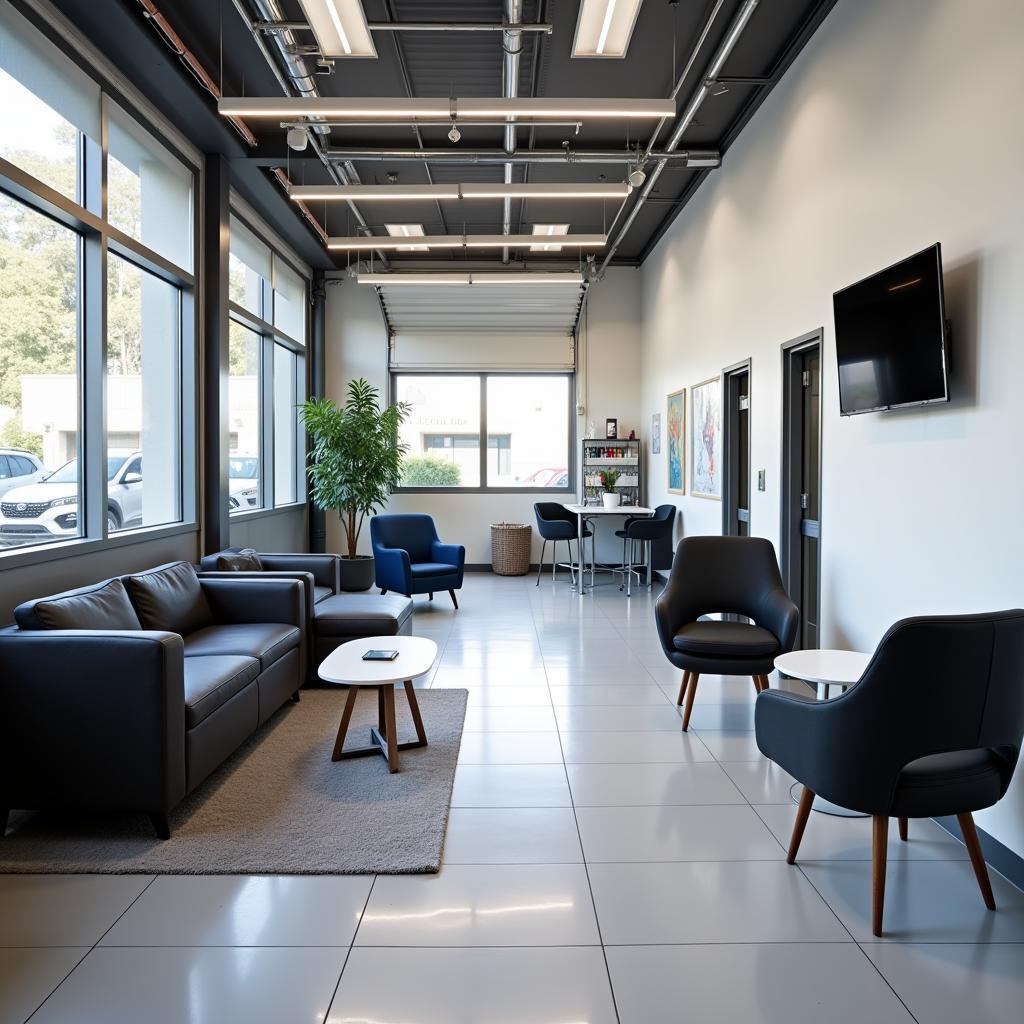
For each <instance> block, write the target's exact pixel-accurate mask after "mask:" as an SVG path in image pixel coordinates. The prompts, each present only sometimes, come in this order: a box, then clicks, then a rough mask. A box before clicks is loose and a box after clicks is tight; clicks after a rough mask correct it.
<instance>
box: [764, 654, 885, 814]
mask: <svg viewBox="0 0 1024 1024" xmlns="http://www.w3.org/2000/svg"><path fill="white" fill-rule="evenodd" d="M870 660H871V655H870V654H865V653H864V652H863V651H836V650H828V649H825V650H820V651H818V650H811V651H790V652H789V654H780V655H779V656H778V657H777V658H776V659H775V667H776V668H777V669H778V670H779V672H780V673H782V674H783V675H787V676H792V677H793V678H794V679H803V680H804V681H805V682H808V683H814V685H815V687H816V689H817V695H818V700H828V697H829V688H830V687H832V686H838V687H841V688H842V690H843V691H844V692H845V690H846V688H847V687H848V686H852V685H853V684H854V683H855V682H857V680H858V679H860V677H861V676H862V675H863V674H864V669H866V668H867V667H868V662H869V661H870ZM799 788H802V787H801V785H800V783H799V782H794V783H793V785H792V786H791V787H790V790H789V795H790V797H792V799H793V802H794V803H799V802H800V798H799V796H798V795H797V794H796V792H795V791H796V790H797V789H799ZM812 809H813V810H815V811H820V812H821V813H822V814H834V815H836V816H838V817H841V818H864V817H867V815H865V814H862V813H861V812H860V811H851V810H848V809H847V808H845V807H840V806H839V805H838V804H834V803H832V802H831V801H830V800H823V799H822V798H821V797H820V796H815V798H814V804H813V805H812Z"/></svg>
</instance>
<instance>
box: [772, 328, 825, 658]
mask: <svg viewBox="0 0 1024 1024" xmlns="http://www.w3.org/2000/svg"><path fill="white" fill-rule="evenodd" d="M781 556H782V557H781V563H782V579H783V582H784V583H785V585H786V590H787V591H788V592H789V596H790V598H792V600H793V601H794V602H795V603H796V606H797V607H798V608H799V609H800V632H799V634H798V639H797V643H798V646H799V647H801V648H803V649H813V648H817V647H818V646H819V638H820V629H819V623H820V619H821V330H820V329H819V330H817V331H812V332H811V333H810V334H805V335H803V336H802V337H800V338H794V339H793V340H792V341H789V342H787V343H786V344H785V345H783V346H782V551H781Z"/></svg>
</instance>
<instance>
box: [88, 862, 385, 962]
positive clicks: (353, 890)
mask: <svg viewBox="0 0 1024 1024" xmlns="http://www.w3.org/2000/svg"><path fill="white" fill-rule="evenodd" d="M372 882H373V878H372V876H370V875H341V876H326V875H241V876H240V875H161V876H160V877H159V878H157V880H156V881H155V882H154V883H153V884H152V885H151V886H150V887H149V888H148V889H147V890H146V891H145V892H144V893H143V894H142V896H140V897H139V899H138V900H136V901H135V903H134V904H132V907H131V909H130V910H128V912H127V913H125V914H124V916H123V917H121V918H120V920H119V921H118V922H117V924H116V925H114V927H113V928H111V929H110V931H109V932H108V933H107V934H106V935H105V936H104V937H103V942H102V945H104V946H348V945H351V942H352V936H353V935H355V931H356V925H357V924H358V923H359V915H360V914H361V913H362V912H363V907H364V906H365V905H366V898H367V896H369V894H370V885H371V883H372Z"/></svg>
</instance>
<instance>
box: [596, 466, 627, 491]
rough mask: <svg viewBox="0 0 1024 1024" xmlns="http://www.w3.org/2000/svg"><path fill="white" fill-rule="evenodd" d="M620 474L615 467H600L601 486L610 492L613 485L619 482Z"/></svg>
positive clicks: (613, 487)
mask: <svg viewBox="0 0 1024 1024" xmlns="http://www.w3.org/2000/svg"><path fill="white" fill-rule="evenodd" d="M621 475H622V474H621V473H619V471H618V470H617V469H602V470H601V486H602V487H603V488H604V489H605V490H606V491H608V492H609V493H611V492H612V491H614V490H615V485H616V484H617V483H618V482H619V477H620V476H621Z"/></svg>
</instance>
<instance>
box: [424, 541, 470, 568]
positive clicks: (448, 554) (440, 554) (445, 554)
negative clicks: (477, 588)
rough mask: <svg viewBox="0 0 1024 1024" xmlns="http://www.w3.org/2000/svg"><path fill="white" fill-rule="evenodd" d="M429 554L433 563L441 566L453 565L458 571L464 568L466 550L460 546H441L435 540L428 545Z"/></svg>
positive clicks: (440, 543) (441, 544)
mask: <svg viewBox="0 0 1024 1024" xmlns="http://www.w3.org/2000/svg"><path fill="white" fill-rule="evenodd" d="M430 553H431V555H432V556H433V559H434V561H435V562H440V563H441V564H442V565H454V566H456V567H457V568H459V569H463V568H465V565H466V549H465V548H464V547H463V546H462V545H461V544H443V543H442V542H441V541H439V540H435V541H434V542H433V543H432V544H431V545H430Z"/></svg>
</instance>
